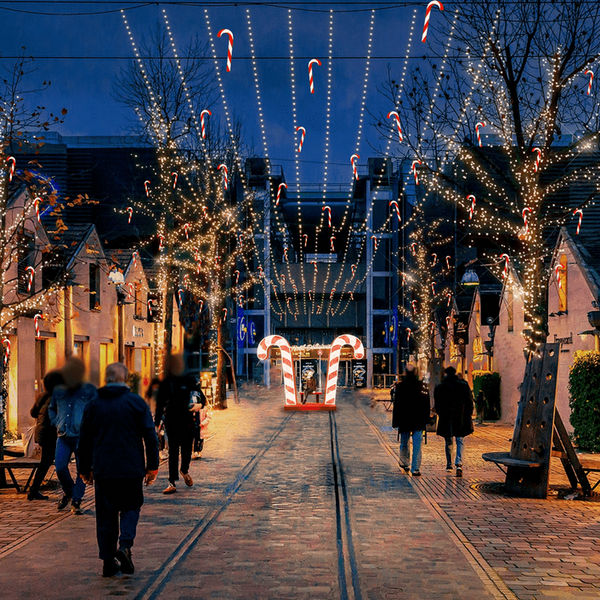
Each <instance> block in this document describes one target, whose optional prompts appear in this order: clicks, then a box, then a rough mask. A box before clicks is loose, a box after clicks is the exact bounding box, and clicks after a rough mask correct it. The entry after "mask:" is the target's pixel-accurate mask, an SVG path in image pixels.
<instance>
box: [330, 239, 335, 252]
mask: <svg viewBox="0 0 600 600" xmlns="http://www.w3.org/2000/svg"><path fill="white" fill-rule="evenodd" d="M334 240H335V235H332V236H331V240H330V243H331V251H332V252H335V246H334V244H333V242H334Z"/></svg>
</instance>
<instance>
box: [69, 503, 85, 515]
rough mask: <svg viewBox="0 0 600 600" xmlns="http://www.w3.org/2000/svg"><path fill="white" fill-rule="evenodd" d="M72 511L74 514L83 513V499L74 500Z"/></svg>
mask: <svg viewBox="0 0 600 600" xmlns="http://www.w3.org/2000/svg"><path fill="white" fill-rule="evenodd" d="M71 512H72V513H73V514H74V515H82V514H83V511H82V510H81V500H73V501H72V502H71Z"/></svg>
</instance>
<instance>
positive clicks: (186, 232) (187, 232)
mask: <svg viewBox="0 0 600 600" xmlns="http://www.w3.org/2000/svg"><path fill="white" fill-rule="evenodd" d="M189 230H190V224H189V223H184V224H183V231H184V233H185V239H186V240H189V239H190V236H189Z"/></svg>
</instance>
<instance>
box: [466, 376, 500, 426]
mask: <svg viewBox="0 0 600 600" xmlns="http://www.w3.org/2000/svg"><path fill="white" fill-rule="evenodd" d="M480 391H482V392H483V397H484V398H485V408H484V411H483V418H484V419H487V420H492V421H496V420H498V419H499V418H500V416H501V408H500V373H492V372H491V371H478V370H477V371H473V397H474V398H475V400H477V394H479V392H480Z"/></svg>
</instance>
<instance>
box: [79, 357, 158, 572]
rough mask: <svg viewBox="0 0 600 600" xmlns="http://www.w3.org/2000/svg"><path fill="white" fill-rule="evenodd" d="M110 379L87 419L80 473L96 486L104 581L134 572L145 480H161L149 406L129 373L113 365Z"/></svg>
mask: <svg viewBox="0 0 600 600" xmlns="http://www.w3.org/2000/svg"><path fill="white" fill-rule="evenodd" d="M105 379H106V385H105V386H104V387H102V388H100V389H99V390H98V398H97V399H95V400H93V401H92V402H91V403H90V404H89V405H88V406H87V407H86V409H85V412H84V414H83V420H82V422H81V433H80V438H79V473H80V475H81V478H82V479H83V480H84V481H85V482H86V483H87V484H91V483H92V482H94V481H95V484H96V485H95V492H96V536H97V539H98V548H99V550H100V558H101V559H102V560H103V561H104V566H103V569H102V575H103V576H104V577H111V576H112V575H115V574H116V573H117V572H118V571H119V570H121V571H122V572H123V573H128V574H131V573H133V572H134V566H133V562H132V560H131V547H132V546H133V540H134V539H135V534H136V528H137V523H138V520H139V516H140V509H141V507H142V504H143V502H144V492H143V483H144V480H145V482H146V485H150V484H151V483H153V482H154V480H155V479H156V475H157V474H158V439H157V437H156V431H155V430H154V424H153V422H152V415H151V414H150V409H149V408H148V405H147V404H146V402H145V401H144V399H143V398H141V397H140V396H138V395H137V394H134V393H132V392H130V391H129V387H128V386H127V385H126V383H125V382H126V381H127V367H125V365H123V364H121V363H113V364H111V365H108V367H106V377H105ZM144 450H145V457H144ZM119 528H120V535H119ZM117 542H118V543H119V549H118V550H117ZM119 563H120V564H119Z"/></svg>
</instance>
